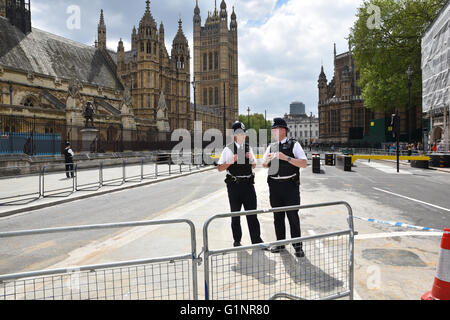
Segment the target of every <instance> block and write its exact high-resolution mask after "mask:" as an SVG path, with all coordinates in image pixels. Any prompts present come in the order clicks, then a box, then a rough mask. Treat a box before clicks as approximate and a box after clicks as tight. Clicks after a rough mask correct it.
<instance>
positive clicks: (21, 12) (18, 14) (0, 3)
mask: <svg viewBox="0 0 450 320" xmlns="http://www.w3.org/2000/svg"><path fill="white" fill-rule="evenodd" d="M0 16H2V17H6V18H8V19H9V22H10V23H11V24H12V25H13V26H16V27H17V28H19V29H20V30H21V31H22V32H23V33H25V34H27V33H29V32H31V9H30V0H0Z"/></svg>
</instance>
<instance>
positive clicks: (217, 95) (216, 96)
mask: <svg viewBox="0 0 450 320" xmlns="http://www.w3.org/2000/svg"><path fill="white" fill-rule="evenodd" d="M214 91H215V92H214V104H215V105H218V104H219V88H217V87H216V88H215V89H214Z"/></svg>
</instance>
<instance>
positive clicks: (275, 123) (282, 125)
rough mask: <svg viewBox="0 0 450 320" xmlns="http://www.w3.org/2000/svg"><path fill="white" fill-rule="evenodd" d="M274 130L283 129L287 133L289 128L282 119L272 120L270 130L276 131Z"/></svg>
mask: <svg viewBox="0 0 450 320" xmlns="http://www.w3.org/2000/svg"><path fill="white" fill-rule="evenodd" d="M276 128H285V129H286V130H287V131H289V127H288V125H287V123H286V120H284V119H283V118H275V119H273V125H272V129H276Z"/></svg>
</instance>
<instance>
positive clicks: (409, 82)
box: [406, 66, 414, 143]
mask: <svg viewBox="0 0 450 320" xmlns="http://www.w3.org/2000/svg"><path fill="white" fill-rule="evenodd" d="M413 73H414V72H413V71H412V68H411V66H409V67H408V70H407V71H406V74H407V75H408V143H411V128H410V125H411V119H410V115H411V87H412V81H411V76H412V74H413Z"/></svg>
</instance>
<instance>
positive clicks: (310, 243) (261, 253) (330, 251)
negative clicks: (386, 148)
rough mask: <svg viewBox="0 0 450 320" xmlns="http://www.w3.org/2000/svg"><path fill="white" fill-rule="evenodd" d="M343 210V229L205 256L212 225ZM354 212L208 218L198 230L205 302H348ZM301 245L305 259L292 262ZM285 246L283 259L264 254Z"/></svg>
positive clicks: (223, 250)
mask: <svg viewBox="0 0 450 320" xmlns="http://www.w3.org/2000/svg"><path fill="white" fill-rule="evenodd" d="M339 205H342V206H345V207H346V208H347V211H348V218H347V223H348V229H347V230H342V231H337V232H333V233H327V234H322V235H315V236H310V237H302V238H297V239H290V240H283V241H277V242H272V243H265V244H258V245H252V246H246V247H237V248H232V249H221V250H210V249H209V235H208V227H209V226H210V224H211V222H212V221H214V220H216V219H223V218H230V217H242V216H247V215H260V214H265V213H277V212H285V211H293V210H304V209H312V208H323V207H332V206H339ZM354 236H355V232H354V227H353V212H352V208H351V207H350V205H349V204H348V203H346V202H333V203H325V204H316V205H305V206H294V207H285V208H275V209H270V210H256V211H249V212H240V213H227V214H221V215H216V216H214V217H212V218H210V219H209V220H208V221H207V222H206V223H205V224H204V227H203V250H202V252H203V254H204V258H203V260H204V272H205V276H204V277H205V299H206V300H210V299H211V300H214V299H219V300H262V299H267V298H269V297H274V296H275V295H276V294H279V293H280V292H283V293H284V294H285V295H290V296H292V297H297V299H305V300H311V299H338V298H344V297H349V298H350V299H351V300H353V278H354V269H353V268H354ZM299 243H302V244H303V249H304V251H305V253H306V257H305V258H302V259H299V260H297V259H296V258H295V257H294V256H293V255H292V253H293V252H294V251H293V250H294V248H293V247H292V246H291V245H298V244H299ZM278 246H285V247H286V249H285V251H284V252H283V253H282V254H274V253H272V252H270V251H266V250H265V249H268V248H272V247H278Z"/></svg>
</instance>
